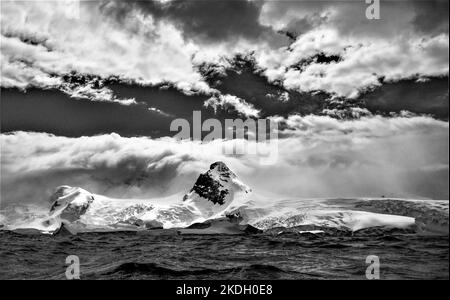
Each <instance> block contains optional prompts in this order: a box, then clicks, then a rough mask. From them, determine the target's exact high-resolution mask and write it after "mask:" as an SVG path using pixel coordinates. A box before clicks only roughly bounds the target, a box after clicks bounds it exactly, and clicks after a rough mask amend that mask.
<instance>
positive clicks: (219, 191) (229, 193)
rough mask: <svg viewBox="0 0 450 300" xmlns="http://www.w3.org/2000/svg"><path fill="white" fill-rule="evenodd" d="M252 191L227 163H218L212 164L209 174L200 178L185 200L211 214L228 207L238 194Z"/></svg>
mask: <svg viewBox="0 0 450 300" xmlns="http://www.w3.org/2000/svg"><path fill="white" fill-rule="evenodd" d="M250 191H251V190H250V188H248V187H247V186H246V185H245V184H243V183H242V182H241V181H240V180H239V179H238V177H237V176H236V174H234V173H233V171H231V170H230V169H229V168H228V166H227V165H226V164H225V163H223V162H221V161H218V162H215V163H213V164H211V166H210V167H209V170H208V171H207V172H205V173H203V174H200V175H199V176H198V178H197V181H196V182H195V184H194V186H193V187H192V189H191V190H190V192H189V193H188V194H186V195H185V196H184V199H183V200H184V201H188V202H191V203H192V204H194V206H195V207H198V208H201V210H202V211H204V212H207V214H211V213H213V212H216V211H217V210H220V211H221V210H223V209H224V208H226V207H228V206H229V205H230V204H231V202H232V201H233V199H234V196H235V194H236V193H244V194H246V193H249V192H250Z"/></svg>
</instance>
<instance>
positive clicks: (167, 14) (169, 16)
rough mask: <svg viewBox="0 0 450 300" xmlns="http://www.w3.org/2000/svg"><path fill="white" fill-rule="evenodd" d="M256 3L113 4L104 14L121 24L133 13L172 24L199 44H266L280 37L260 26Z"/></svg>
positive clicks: (149, 2) (259, 5) (174, 2)
mask: <svg viewBox="0 0 450 300" xmlns="http://www.w3.org/2000/svg"><path fill="white" fill-rule="evenodd" d="M261 6H262V2H259V1H247V0H245V1H208V0H196V1H180V0H173V1H167V2H158V1H136V2H125V3H122V2H120V1H112V2H110V3H108V5H105V7H104V8H103V11H105V12H106V13H108V14H111V15H112V16H114V17H115V18H116V19H117V20H119V21H123V20H124V18H126V16H127V15H129V14H131V15H133V13H136V10H137V11H138V12H140V13H143V14H144V15H146V16H147V15H148V16H151V17H152V18H153V19H154V20H156V21H164V22H169V23H171V24H174V25H175V26H176V27H177V28H178V29H179V30H180V31H181V32H182V34H183V36H184V37H185V38H186V39H190V40H194V41H197V42H200V43H215V42H235V41H236V40H239V39H241V38H242V39H246V40H251V41H258V40H259V41H261V40H263V41H265V42H267V40H270V39H272V40H273V39H276V38H278V39H279V40H282V38H281V37H280V36H278V35H276V33H275V32H274V31H273V30H272V29H271V28H270V27H267V26H263V25H261V24H260V23H259V21H258V19H259V15H260V10H261Z"/></svg>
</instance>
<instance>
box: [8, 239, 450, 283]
mask: <svg viewBox="0 0 450 300" xmlns="http://www.w3.org/2000/svg"><path fill="white" fill-rule="evenodd" d="M68 255H77V256H78V257H79V259H80V262H81V279H365V270H366V268H367V266H368V264H366V262H365V260H366V257H367V256H368V255H377V256H378V257H379V259H380V263H381V266H380V274H381V279H449V268H448V265H449V259H448V258H449V241H448V237H424V236H417V235H382V236H375V237H374V236H369V237H368V236H361V237H358V236H343V237H331V236H314V235H298V234H288V235H284V236H271V235H264V234H263V235H244V236H230V235H228V236H227V235H214V236H209V235H182V236H180V235H162V236H154V235H143V234H136V233H125V232H122V233H102V234H100V233H88V234H80V235H77V236H59V237H57V236H44V235H36V236H30V235H19V234H16V233H11V232H5V231H3V232H1V231H0V279H65V275H64V274H65V270H66V267H67V265H66V264H65V259H66V257H67V256H68Z"/></svg>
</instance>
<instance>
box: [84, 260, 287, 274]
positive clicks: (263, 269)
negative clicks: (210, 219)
mask: <svg viewBox="0 0 450 300" xmlns="http://www.w3.org/2000/svg"><path fill="white" fill-rule="evenodd" d="M286 272H288V271H287V270H283V269H281V268H278V267H276V266H272V265H264V264H250V265H242V266H236V267H230V268H221V269H213V268H192V269H175V268H169V267H165V266H161V265H159V264H157V263H142V262H123V263H120V264H119V265H118V266H115V267H113V268H112V269H111V270H107V271H103V272H101V275H102V276H112V277H133V276H142V275H146V276H148V277H156V278H178V277H179V278H186V277H189V276H193V277H195V278H199V277H202V276H205V277H211V276H225V277H226V278H242V277H246V276H248V275H249V274H253V275H256V274H257V273H261V274H265V275H267V274H271V275H277V274H283V273H286ZM289 273H292V270H289ZM91 275H92V274H91ZM96 275H98V274H96ZM88 277H89V275H88Z"/></svg>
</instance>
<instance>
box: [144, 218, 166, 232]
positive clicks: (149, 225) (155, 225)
mask: <svg viewBox="0 0 450 300" xmlns="http://www.w3.org/2000/svg"><path fill="white" fill-rule="evenodd" d="M143 223H144V226H145V228H146V229H148V230H155V229H163V223H161V222H159V221H156V220H151V221H145V222H143Z"/></svg>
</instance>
